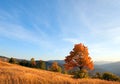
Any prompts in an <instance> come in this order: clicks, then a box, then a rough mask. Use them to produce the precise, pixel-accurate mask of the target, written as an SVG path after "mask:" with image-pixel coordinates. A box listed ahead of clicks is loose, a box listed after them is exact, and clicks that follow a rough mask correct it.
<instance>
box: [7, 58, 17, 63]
mask: <svg viewBox="0 0 120 84" xmlns="http://www.w3.org/2000/svg"><path fill="white" fill-rule="evenodd" d="M9 63H13V64H16V63H17V62H16V60H15V59H14V58H12V57H11V58H10V60H9Z"/></svg>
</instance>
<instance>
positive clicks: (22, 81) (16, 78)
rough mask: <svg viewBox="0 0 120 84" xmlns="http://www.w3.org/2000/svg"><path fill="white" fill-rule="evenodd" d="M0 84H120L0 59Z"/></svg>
mask: <svg viewBox="0 0 120 84" xmlns="http://www.w3.org/2000/svg"><path fill="white" fill-rule="evenodd" d="M0 84H120V83H119V82H112V81H105V80H99V79H73V78H71V77H70V76H69V75H64V74H60V73H54V72H50V71H45V70H38V69H32V68H27V67H22V66H19V65H14V64H9V63H6V62H1V61H0Z"/></svg>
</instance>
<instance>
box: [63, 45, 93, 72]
mask: <svg viewBox="0 0 120 84" xmlns="http://www.w3.org/2000/svg"><path fill="white" fill-rule="evenodd" d="M64 66H65V68H66V69H67V70H69V69H72V68H74V67H78V68H79V69H80V70H82V69H90V70H93V69H94V65H93V61H92V60H91V57H90V56H89V53H88V48H87V47H86V46H85V45H84V44H82V43H79V44H75V46H74V48H73V50H72V51H71V52H70V54H69V55H68V56H67V57H66V58H65V64H64Z"/></svg>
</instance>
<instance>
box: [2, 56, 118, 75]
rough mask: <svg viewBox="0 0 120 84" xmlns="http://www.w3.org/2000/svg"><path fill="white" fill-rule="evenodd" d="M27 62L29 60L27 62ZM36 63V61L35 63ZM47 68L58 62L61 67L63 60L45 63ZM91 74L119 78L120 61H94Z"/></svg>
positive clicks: (3, 59)
mask: <svg viewBox="0 0 120 84" xmlns="http://www.w3.org/2000/svg"><path fill="white" fill-rule="evenodd" d="M9 59H10V58H8V57H5V56H0V60H2V61H8V60H9ZM16 60H17V61H21V60H24V59H16ZM28 61H29V60H28ZM36 62H38V60H37V61H36ZM45 62H46V65H47V67H49V66H51V64H52V63H53V62H58V64H59V65H60V66H63V64H64V63H65V62H64V60H49V61H45ZM91 72H92V73H96V72H112V73H114V74H117V75H119V76H120V61H119V62H110V61H96V62H94V70H93V71H91Z"/></svg>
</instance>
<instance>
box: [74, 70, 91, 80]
mask: <svg viewBox="0 0 120 84" xmlns="http://www.w3.org/2000/svg"><path fill="white" fill-rule="evenodd" d="M88 77H89V76H88V72H87V70H85V69H83V70H80V71H76V72H75V74H74V78H88Z"/></svg>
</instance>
